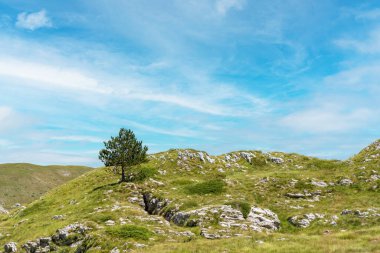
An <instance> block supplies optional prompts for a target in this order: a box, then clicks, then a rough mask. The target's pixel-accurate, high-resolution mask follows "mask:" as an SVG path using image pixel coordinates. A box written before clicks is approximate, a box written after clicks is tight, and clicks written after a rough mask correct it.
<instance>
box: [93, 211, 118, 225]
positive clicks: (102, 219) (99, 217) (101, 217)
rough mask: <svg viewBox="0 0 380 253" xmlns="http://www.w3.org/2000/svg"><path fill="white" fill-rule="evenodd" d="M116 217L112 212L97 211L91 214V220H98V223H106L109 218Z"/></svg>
mask: <svg viewBox="0 0 380 253" xmlns="http://www.w3.org/2000/svg"><path fill="white" fill-rule="evenodd" d="M112 219H114V217H113V216H112V215H110V214H104V213H97V214H94V215H92V216H91V220H93V221H95V222H98V223H102V224H103V223H104V222H106V221H108V220H112Z"/></svg>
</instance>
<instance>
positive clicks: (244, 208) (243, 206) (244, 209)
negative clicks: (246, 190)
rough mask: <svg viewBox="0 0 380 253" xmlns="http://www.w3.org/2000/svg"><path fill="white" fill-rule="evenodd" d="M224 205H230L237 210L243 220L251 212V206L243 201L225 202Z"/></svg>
mask: <svg viewBox="0 0 380 253" xmlns="http://www.w3.org/2000/svg"><path fill="white" fill-rule="evenodd" d="M226 205H230V206H231V207H233V208H235V209H239V210H240V212H241V213H242V214H243V217H244V219H247V217H248V214H249V212H250V211H251V205H250V204H249V203H248V202H245V201H232V202H227V203H226Z"/></svg>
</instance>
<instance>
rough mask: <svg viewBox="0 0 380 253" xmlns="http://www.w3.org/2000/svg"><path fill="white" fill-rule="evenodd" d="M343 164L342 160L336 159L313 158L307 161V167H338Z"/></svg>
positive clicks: (330, 168) (328, 168)
mask: <svg viewBox="0 0 380 253" xmlns="http://www.w3.org/2000/svg"><path fill="white" fill-rule="evenodd" d="M342 165H343V163H342V162H340V161H336V160H320V159H316V158H313V159H311V160H310V161H309V162H308V163H307V167H308V168H311V169H313V168H314V169H327V170H332V169H337V168H339V167H341V166H342Z"/></svg>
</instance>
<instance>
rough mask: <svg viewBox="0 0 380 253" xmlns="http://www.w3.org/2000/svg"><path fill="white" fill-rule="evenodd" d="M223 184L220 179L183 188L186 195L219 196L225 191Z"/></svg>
mask: <svg viewBox="0 0 380 253" xmlns="http://www.w3.org/2000/svg"><path fill="white" fill-rule="evenodd" d="M224 186H225V183H224V182H223V180H220V179H213V180H209V181H206V182H202V183H197V184H193V185H189V186H186V187H185V190H186V192H187V193H188V194H198V195H204V194H220V193H222V192H224V191H225V189H224Z"/></svg>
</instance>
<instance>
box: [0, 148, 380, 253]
mask: <svg viewBox="0 0 380 253" xmlns="http://www.w3.org/2000/svg"><path fill="white" fill-rule="evenodd" d="M378 147H379V148H378ZM377 154H379V155H377ZM378 156H380V142H376V143H374V144H372V145H371V146H369V148H367V149H365V150H363V151H362V152H360V153H359V154H358V155H357V156H355V157H353V158H352V159H350V160H347V161H332V160H320V159H316V158H311V157H306V156H302V155H298V154H286V153H281V152H273V153H262V152H260V151H239V152H232V153H229V154H226V155H221V156H216V157H214V156H209V155H207V154H206V153H205V152H199V151H195V150H170V151H168V152H163V153H159V154H155V155H152V156H150V160H149V162H147V163H145V164H143V165H141V166H137V167H135V168H134V169H133V170H132V172H131V173H130V181H131V182H129V183H122V184H118V183H117V181H118V176H117V175H113V174H112V172H111V169H107V168H101V169H96V170H93V171H90V172H88V173H86V174H84V175H82V176H80V177H78V178H76V179H74V180H72V181H70V182H68V183H66V184H64V185H62V186H60V187H58V188H55V189H53V190H51V191H50V192H49V193H47V194H46V195H44V196H43V197H42V198H41V199H39V200H36V201H35V202H33V203H32V204H30V205H28V206H27V208H26V209H23V210H22V209H20V210H15V211H13V212H12V213H11V214H10V215H8V216H6V215H3V216H2V218H1V221H0V234H2V236H0V244H1V245H4V244H6V243H9V242H15V243H17V245H18V248H19V249H20V247H21V245H23V244H25V243H26V242H27V241H31V240H33V241H35V242H37V244H38V245H40V247H42V244H39V240H38V238H41V237H49V238H51V239H52V240H53V242H50V243H49V245H48V246H46V245H45V246H46V247H47V248H48V249H50V250H52V249H54V250H56V251H58V252H110V251H112V252H114V253H116V252H123V251H124V250H127V251H133V252H380V198H379V196H380V192H379V188H380V180H379V179H380V177H379V173H380V159H379V158H378ZM272 212H273V213H274V214H272ZM0 217H1V216H0ZM277 217H278V221H279V223H277V221H276V219H277ZM68 225H71V226H70V227H67V226H68ZM278 225H279V226H278ZM62 228H64V229H62ZM59 229H61V230H59ZM57 230H58V231H57ZM207 238H214V239H207ZM29 245H32V244H31V243H29ZM38 245H37V246H38ZM46 247H45V249H46Z"/></svg>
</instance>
